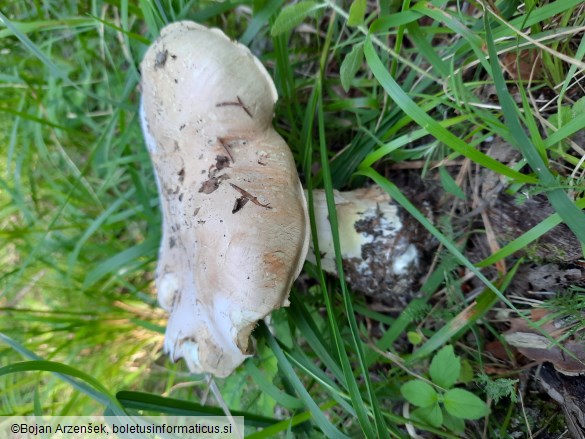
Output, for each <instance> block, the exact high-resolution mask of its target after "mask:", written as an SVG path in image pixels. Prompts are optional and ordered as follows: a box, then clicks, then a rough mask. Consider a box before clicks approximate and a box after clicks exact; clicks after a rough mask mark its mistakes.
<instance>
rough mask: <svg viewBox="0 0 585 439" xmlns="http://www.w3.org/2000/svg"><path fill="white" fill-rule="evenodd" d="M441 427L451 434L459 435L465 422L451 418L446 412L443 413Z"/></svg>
mask: <svg viewBox="0 0 585 439" xmlns="http://www.w3.org/2000/svg"><path fill="white" fill-rule="evenodd" d="M443 425H444V426H445V427H447V428H448V429H449V430H451V431H452V432H453V433H457V434H461V433H463V432H464V431H465V421H464V420H463V419H461V418H456V417H455V416H451V415H450V414H449V413H448V412H447V411H445V412H444V413H443Z"/></svg>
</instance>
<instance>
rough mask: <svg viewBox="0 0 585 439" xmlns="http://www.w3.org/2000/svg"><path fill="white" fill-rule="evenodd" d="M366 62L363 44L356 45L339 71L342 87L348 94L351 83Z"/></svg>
mask: <svg viewBox="0 0 585 439" xmlns="http://www.w3.org/2000/svg"><path fill="white" fill-rule="evenodd" d="M363 61H364V46H363V44H356V45H354V46H353V48H352V49H351V52H349V54H348V55H347V56H346V57H345V58H344V59H343V62H342V63H341V68H340V69H339V76H340V77H341V85H342V86H343V89H344V90H345V91H346V92H347V91H348V90H349V87H350V85H351V81H352V80H353V78H354V77H355V74H356V73H357V71H358V70H359V68H360V66H361V65H362V62H363Z"/></svg>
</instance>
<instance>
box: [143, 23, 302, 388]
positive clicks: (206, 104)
mask: <svg viewBox="0 0 585 439" xmlns="http://www.w3.org/2000/svg"><path fill="white" fill-rule="evenodd" d="M141 71H142V93H143V94H142V103H141V119H142V128H143V131H144V136H145V139H146V143H147V147H148V150H149V152H150V155H151V158H152V162H153V165H154V169H155V173H156V176H157V183H158V187H159V193H160V198H161V208H162V213H163V234H162V242H161V247H160V253H159V261H158V266H157V278H156V284H157V288H158V295H159V302H160V304H161V306H162V307H163V308H165V309H166V310H167V311H169V313H170V316H169V322H168V326H167V332H166V336H165V349H166V350H167V351H168V353H169V354H170V356H171V358H172V359H174V360H176V359H179V358H181V357H182V358H185V360H186V362H187V364H188V366H189V369H190V370H191V371H193V372H209V373H212V374H214V375H217V376H227V375H228V374H230V373H231V372H232V371H233V370H234V368H236V367H237V366H238V365H239V364H240V363H241V362H242V361H243V360H244V359H245V358H246V357H247V356H249V355H250V354H251V353H252V346H251V345H250V342H249V338H250V333H251V332H252V330H253V329H254V327H255V325H256V322H257V321H258V320H260V319H263V318H264V317H266V316H267V315H268V314H269V313H270V312H271V311H272V310H274V309H276V308H279V307H281V306H286V305H287V304H288V294H289V291H290V288H291V285H292V282H293V281H294V280H295V278H296V277H297V276H298V274H299V272H300V270H301V268H302V264H303V261H304V259H305V256H306V253H307V249H308V243H309V221H308V215H307V209H306V202H305V198H304V194H303V191H302V187H301V184H300V181H299V178H298V175H297V172H296V168H295V163H294V160H293V157H292V155H291V153H290V150H289V148H288V146H287V145H286V143H285V142H284V140H283V139H282V138H281V137H280V136H279V135H278V134H277V133H276V131H275V130H274V129H273V128H272V125H271V120H272V117H273V107H274V102H275V101H276V99H277V94H276V89H275V87H274V84H273V82H272V80H271V79H270V76H269V75H268V73H267V72H266V70H265V69H264V67H263V66H262V65H261V64H260V62H259V61H258V60H257V59H256V58H255V57H254V56H253V55H252V54H251V53H250V51H249V50H248V49H247V48H246V47H244V46H242V45H240V44H237V43H234V42H232V41H230V40H229V39H228V38H227V37H226V36H225V35H224V34H223V33H222V32H221V31H219V30H217V29H212V30H209V29H207V28H205V27H203V26H200V25H198V24H196V23H192V22H179V23H174V24H171V25H169V26H167V27H165V28H164V29H163V30H162V31H161V35H160V37H159V38H158V39H157V40H156V41H155V42H154V43H153V44H152V46H151V47H150V48H149V49H148V51H147V53H146V55H145V57H144V60H143V61H142V64H141Z"/></svg>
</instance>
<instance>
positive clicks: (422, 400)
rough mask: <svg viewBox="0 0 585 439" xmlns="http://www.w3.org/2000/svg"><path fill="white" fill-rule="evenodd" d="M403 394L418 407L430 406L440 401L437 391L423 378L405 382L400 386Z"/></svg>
mask: <svg viewBox="0 0 585 439" xmlns="http://www.w3.org/2000/svg"><path fill="white" fill-rule="evenodd" d="M400 393H402V396H404V398H405V399H406V400H407V401H408V402H409V403H411V404H413V405H415V406H417V407H430V406H431V405H433V404H436V403H437V401H438V396H437V392H436V391H435V389H433V386H431V385H430V384H428V383H425V382H424V381H421V380H412V381H408V382H407V383H404V384H403V385H402V387H401V388H400Z"/></svg>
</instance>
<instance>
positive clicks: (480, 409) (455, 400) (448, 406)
mask: <svg viewBox="0 0 585 439" xmlns="http://www.w3.org/2000/svg"><path fill="white" fill-rule="evenodd" d="M443 403H444V404H445V410H447V412H448V413H449V414H450V415H452V416H455V417H456V418H462V419H479V418H483V417H484V416H485V415H487V414H488V413H489V412H490V409H489V408H488V406H487V404H486V403H485V402H483V401H482V400H481V399H479V398H478V397H477V396H475V395H474V394H473V393H471V392H468V391H467V390H464V389H451V390H449V391H448V392H447V393H445V395H444V397H443Z"/></svg>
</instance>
